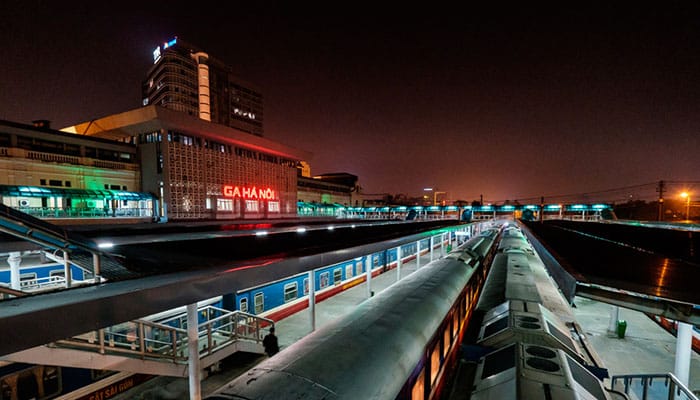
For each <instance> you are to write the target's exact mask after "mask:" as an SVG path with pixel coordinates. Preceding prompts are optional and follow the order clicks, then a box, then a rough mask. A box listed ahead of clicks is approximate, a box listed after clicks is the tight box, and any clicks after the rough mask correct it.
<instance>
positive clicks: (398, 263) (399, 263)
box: [396, 246, 403, 282]
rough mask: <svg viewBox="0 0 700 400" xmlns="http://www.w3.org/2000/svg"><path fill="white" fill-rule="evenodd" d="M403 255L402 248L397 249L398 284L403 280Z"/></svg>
mask: <svg viewBox="0 0 700 400" xmlns="http://www.w3.org/2000/svg"><path fill="white" fill-rule="evenodd" d="M402 258H403V254H401V246H399V247H397V248H396V282H398V281H400V280H401V264H402V262H401V261H403V260H402Z"/></svg>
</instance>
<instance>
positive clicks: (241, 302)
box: [0, 232, 456, 400]
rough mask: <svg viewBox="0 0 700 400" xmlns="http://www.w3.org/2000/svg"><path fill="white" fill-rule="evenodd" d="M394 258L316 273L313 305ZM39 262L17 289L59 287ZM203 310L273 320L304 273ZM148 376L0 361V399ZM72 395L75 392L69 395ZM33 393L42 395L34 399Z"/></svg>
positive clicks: (125, 384) (300, 288)
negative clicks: (367, 269) (238, 311)
mask: <svg viewBox="0 0 700 400" xmlns="http://www.w3.org/2000/svg"><path fill="white" fill-rule="evenodd" d="M450 235H453V236H452V237H446V238H445V239H446V241H445V243H439V241H433V243H432V244H433V246H434V249H433V250H436V249H438V248H439V247H440V246H443V245H446V243H452V240H453V238H455V237H456V235H455V233H454V232H452V233H450ZM430 245H431V240H430V239H429V238H426V239H422V240H420V241H419V242H418V243H416V242H413V243H409V244H405V245H402V246H401V247H400V248H401V250H400V253H401V260H402V262H403V263H405V262H408V261H410V260H412V259H414V258H415V257H416V253H417V252H418V250H419V246H420V252H421V254H426V253H428V252H430V251H431V250H430ZM438 251H439V250H438ZM398 256H399V250H398V249H397V248H392V249H387V250H385V251H381V252H378V253H374V254H370V255H367V256H364V257H358V258H356V259H353V260H349V261H346V262H342V263H339V264H334V265H330V266H326V267H323V268H319V269H317V270H315V272H314V274H315V279H314V281H315V289H316V302H320V301H323V300H325V299H327V298H329V297H331V296H333V295H335V294H337V293H339V292H341V291H343V290H347V289H349V288H351V287H354V286H356V285H358V284H360V283H362V282H364V281H365V280H366V278H367V275H366V267H367V264H368V263H367V260H370V261H369V264H370V265H371V266H372V275H373V276H376V275H379V274H381V273H383V272H386V271H388V270H390V269H393V268H395V267H396V266H397V264H398ZM41 261H42V260H40V259H39V255H38V254H30V255H28V256H27V255H25V259H24V260H23V264H24V265H21V266H20V279H21V282H20V283H21V287H22V289H26V290H29V291H31V290H37V291H39V290H41V289H42V288H45V289H53V288H56V287H58V286H60V285H62V284H64V282H65V280H64V278H63V268H64V267H63V265H62V264H58V263H55V262H51V261H48V262H41ZM44 261H46V260H44ZM71 268H72V274H73V279H75V280H78V281H79V280H84V279H89V278H90V277H89V276H85V275H84V273H85V272H84V271H83V270H82V269H80V268H78V267H77V266H75V265H71ZM9 280H10V278H9V268H5V269H0V282H3V283H6V284H9ZM227 297H228V298H230V299H234V301H235V304H224V303H225V302H226V301H227V300H226V298H227ZM208 305H212V306H215V307H218V308H226V309H233V307H235V309H238V310H240V311H243V312H247V313H250V314H255V315H259V316H263V317H266V318H269V319H272V320H275V321H276V320H279V319H282V318H284V317H286V316H289V315H292V314H294V313H295V312H298V311H300V310H303V309H304V308H306V307H308V274H307V273H302V274H297V275H295V276H291V277H288V278H284V279H281V280H278V281H274V282H269V283H266V284H264V285H259V286H255V287H250V288H244V289H241V290H238V291H235V292H234V293H232V294H230V295H228V296H223V297H222V296H218V297H214V298H212V299H209V300H206V301H203V302H200V303H199V306H200V307H202V306H208ZM183 312H184V307H180V308H177V309H173V310H169V311H166V312H163V313H159V314H156V315H152V316H150V317H147V318H145V319H148V320H151V321H154V322H161V323H166V324H174V323H177V321H178V319H177V318H173V316H175V315H177V314H178V313H183ZM202 318H204V317H202ZM150 377H151V376H150V375H142V374H131V373H124V372H121V373H118V374H117V373H114V372H112V371H96V370H90V369H81V368H66V367H58V366H41V365H28V364H18V363H5V364H3V363H2V362H0V400H5V399H30V398H39V399H53V398H58V397H57V396H62V397H60V398H66V399H69V398H73V399H75V398H80V399H90V398H91V397H90V396H95V395H96V394H99V393H103V394H104V393H113V395H114V394H117V393H119V392H121V391H123V390H126V389H128V388H130V387H133V385H136V384H138V383H140V382H142V381H144V380H147V379H149V378H150ZM74 390H78V391H76V392H73V391H74ZM38 393H43V395H39V396H37V394H38ZM68 393H70V394H68ZM71 396H73V397H71ZM75 396H77V397H75ZM97 396H98V397H92V398H99V395H97Z"/></svg>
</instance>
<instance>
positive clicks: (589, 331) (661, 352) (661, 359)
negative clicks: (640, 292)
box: [574, 297, 700, 390]
mask: <svg viewBox="0 0 700 400" xmlns="http://www.w3.org/2000/svg"><path fill="white" fill-rule="evenodd" d="M574 304H575V305H576V307H575V308H574V315H575V316H576V320H577V321H578V322H579V324H580V325H581V327H582V328H583V330H584V333H585V334H586V336H587V337H588V340H589V342H590V343H591V345H592V346H593V348H595V350H596V352H597V353H598V355H599V356H600V358H601V359H602V360H603V362H604V363H605V365H606V367H607V368H608V372H609V374H610V376H611V377H612V376H615V375H627V374H665V373H668V372H673V369H674V363H675V354H676V338H675V337H674V336H673V335H671V334H670V333H668V332H667V331H666V330H665V329H663V328H662V327H660V326H659V325H658V324H657V323H656V322H654V321H653V320H652V319H651V318H649V317H648V316H647V315H646V314H644V313H641V312H639V311H634V310H629V309H625V308H622V307H620V309H619V310H620V311H619V319H622V320H625V321H627V330H626V331H625V335H624V337H623V338H619V337H618V336H617V334H615V333H612V332H610V333H609V332H608V328H609V325H610V311H611V307H612V306H611V305H609V304H606V303H601V302H598V301H594V300H590V299H586V298H583V297H575V298H574ZM605 386H606V387H610V382H609V380H606V382H605ZM659 386H661V385H659ZM688 388H689V389H690V390H697V389H700V356H699V355H698V354H697V353H695V352H693V354H692V355H691V364H690V379H689V385H688Z"/></svg>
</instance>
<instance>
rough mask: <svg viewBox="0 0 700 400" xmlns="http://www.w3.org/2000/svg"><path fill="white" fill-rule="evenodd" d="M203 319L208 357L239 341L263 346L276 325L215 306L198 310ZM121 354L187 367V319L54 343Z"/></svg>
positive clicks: (202, 345) (136, 324)
mask: <svg viewBox="0 0 700 400" xmlns="http://www.w3.org/2000/svg"><path fill="white" fill-rule="evenodd" d="M197 311H198V315H199V320H200V322H199V326H198V329H197V330H198V332H199V338H198V340H199V356H200V357H202V356H207V355H210V354H213V353H215V352H216V351H218V350H220V349H223V348H224V347H226V346H228V345H230V344H232V343H234V342H237V341H239V340H248V341H254V342H257V343H262V340H263V338H264V336H265V335H266V334H267V332H268V331H269V328H270V327H272V326H274V321H272V320H270V319H267V318H263V317H258V316H256V315H252V314H248V313H244V312H241V311H228V310H224V309H220V308H217V307H214V306H206V307H202V308H200V309H198V310H197ZM52 346H56V347H64V348H65V347H68V348H76V349H82V350H88V351H95V352H99V353H100V354H119V355H123V356H127V357H134V358H141V359H154V360H164V361H166V360H167V361H172V362H177V363H186V362H187V360H188V358H189V354H188V347H187V346H188V337H187V316H186V313H184V314H178V315H176V316H173V317H171V318H168V319H166V320H162V321H147V320H134V321H130V322H126V323H123V324H118V325H115V326H111V327H108V328H105V329H100V330H97V331H91V332H88V333H86V334H83V335H79V336H75V337H72V338H69V339H64V340H59V341H56V342H54V343H52Z"/></svg>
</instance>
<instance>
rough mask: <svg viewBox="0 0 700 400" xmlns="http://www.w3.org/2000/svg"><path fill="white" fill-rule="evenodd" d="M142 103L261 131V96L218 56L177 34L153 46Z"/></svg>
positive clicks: (258, 132)
mask: <svg viewBox="0 0 700 400" xmlns="http://www.w3.org/2000/svg"><path fill="white" fill-rule="evenodd" d="M142 93H143V101H142V105H143V106H144V107H145V106H148V105H159V106H161V107H165V108H168V109H171V110H175V111H180V112H184V113H187V114H189V115H191V116H198V117H199V118H201V119H204V120H205V121H211V122H214V123H217V124H221V125H226V126H229V127H232V128H235V129H238V130H240V131H243V132H247V133H250V134H253V135H256V136H263V96H262V94H261V92H260V90H258V89H257V88H256V87H255V86H254V85H253V84H251V83H249V82H246V81H244V80H242V79H240V78H238V77H236V76H235V75H234V74H233V73H232V70H231V67H229V66H227V65H226V64H224V63H223V62H221V61H220V60H218V59H216V58H214V57H211V56H210V55H209V54H208V53H206V52H204V51H203V50H201V49H199V48H197V47H195V46H194V45H191V44H189V43H187V42H184V41H182V40H180V39H178V38H175V39H172V40H170V41H168V42H165V43H163V44H162V45H160V46H158V47H156V48H155V50H154V51H153V66H152V67H151V68H150V70H149V71H148V73H147V76H146V80H145V81H144V82H143V84H142Z"/></svg>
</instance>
